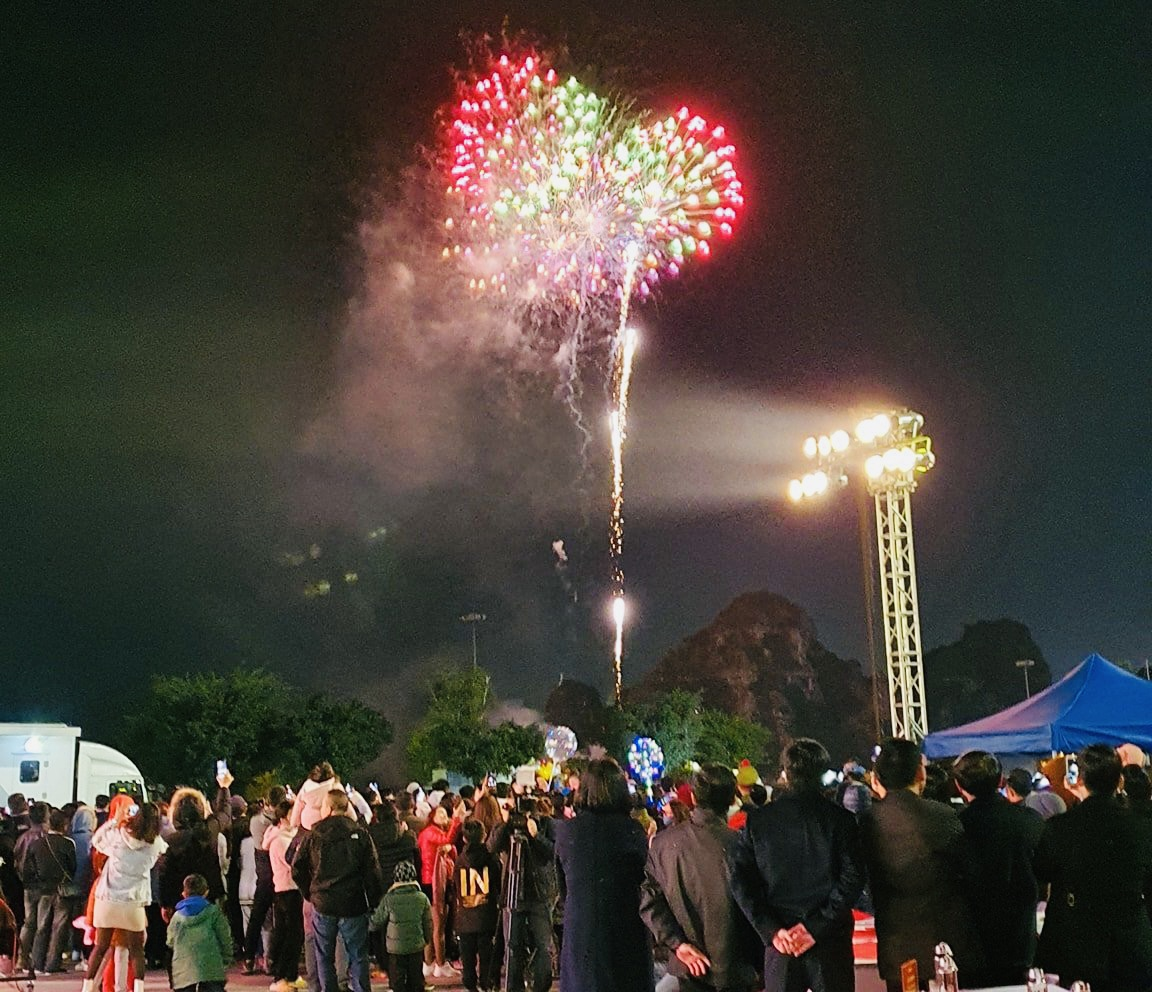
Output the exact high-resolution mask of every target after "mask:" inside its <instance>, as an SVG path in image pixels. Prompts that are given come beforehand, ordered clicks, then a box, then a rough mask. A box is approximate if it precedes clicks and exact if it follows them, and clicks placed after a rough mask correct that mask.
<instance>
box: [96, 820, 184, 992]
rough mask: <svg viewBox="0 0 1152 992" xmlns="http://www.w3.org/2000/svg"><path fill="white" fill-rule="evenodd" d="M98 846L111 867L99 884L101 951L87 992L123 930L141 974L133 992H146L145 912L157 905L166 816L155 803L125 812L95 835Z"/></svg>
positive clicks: (123, 938) (122, 940)
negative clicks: (156, 869) (155, 869)
mask: <svg viewBox="0 0 1152 992" xmlns="http://www.w3.org/2000/svg"><path fill="white" fill-rule="evenodd" d="M92 846H93V847H94V848H95V849H96V850H97V851H100V852H101V853H102V854H106V855H107V856H108V863H107V864H106V865H105V866H104V871H103V872H102V873H101V874H100V880H99V881H98V882H97V883H96V899H95V905H94V908H93V912H92V916H93V920H92V923H93V926H95V928H96V946H95V947H94V948H93V950H92V956H91V957H90V958H89V959H88V974H87V976H86V977H85V979H84V988H83V992H93V989H94V987H95V984H96V976H97V975H99V974H100V966H101V965H102V964H103V963H104V955H105V954H106V953H107V952H108V948H109V946H110V945H111V943H112V938H113V936H114V935H115V934H116V933H117V931H119V934H120V939H119V942H120V943H122V944H123V945H124V946H126V947H127V948H128V953H129V955H130V957H131V961H132V967H133V970H134V971H135V973H136V979H135V982H134V983H133V992H144V968H145V961H144V932H145V930H146V929H147V928H148V919H147V916H146V915H145V912H144V908H145V907H146V906H147V905H148V904H149V903H150V902H151V901H152V879H151V872H152V866H153V865H155V864H156V861H157V860H158V859H159V857H160V855H161V854H163V853H164V852H165V850H167V848H168V845H167V844H166V843H165V842H164V840H163V838H161V836H160V811H159V810H158V809H157V808H156V807H155V806H154V805H153V804H152V803H144V804H143V805H141V806H135V805H133V806H129V807H127V808H122V809H121V810H120V812H119V813H118V814H117V816H116V818H115V819H111V820H109V821H108V822H107V823H105V824H104V826H102V827H101V828H100V829H99V830H97V831H96V833H95V834H93V836H92ZM117 992H127V990H124V989H117Z"/></svg>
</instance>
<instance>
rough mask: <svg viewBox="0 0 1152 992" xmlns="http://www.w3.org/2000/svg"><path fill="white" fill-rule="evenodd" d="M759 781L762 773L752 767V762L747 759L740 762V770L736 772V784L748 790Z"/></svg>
mask: <svg viewBox="0 0 1152 992" xmlns="http://www.w3.org/2000/svg"><path fill="white" fill-rule="evenodd" d="M759 781H760V773H759V772H757V771H756V769H755V768H754V767H753V766H752V762H751V761H749V760H748V759H747V758H745V759H744V760H743V761H741V762H740V768H739V769H738V770H737V772H736V784H737V785H740V786H743V787H744V788H745V789H747V788H748V787H749V786H751V785H755V784H756V783H757V782H759Z"/></svg>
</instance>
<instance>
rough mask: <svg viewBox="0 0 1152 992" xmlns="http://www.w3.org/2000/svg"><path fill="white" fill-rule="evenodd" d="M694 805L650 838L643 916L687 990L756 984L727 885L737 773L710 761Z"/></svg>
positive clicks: (733, 838)
mask: <svg viewBox="0 0 1152 992" xmlns="http://www.w3.org/2000/svg"><path fill="white" fill-rule="evenodd" d="M694 792H695V795H696V808H695V809H694V810H692V813H691V815H690V816H689V818H688V819H687V820H686V821H684V822H683V823H677V824H676V825H675V826H671V827H669V828H668V829H667V830H662V831H661V832H660V833H658V834H657V835H656V836H655V837H653V838H652V844H651V847H650V848H649V849H648V865H647V868H646V869H645V873H644V876H645V877H644V885H643V886H642V888H641V890H640V915H641V916H643V917H644V922H645V923H647V924H648V929H649V930H651V931H652V936H653V937H654V938H655V939H656V943H657V944H660V945H663V946H664V947H666V948H668V950H669V951H671V952H672V957H671V958H670V959H669V961H668V974H669V975H672V976H674V977H675V978H677V979H679V981H680V988H681V989H682V990H685V992H687V990H689V989H729V990H732V992H739V990H743V989H751V988H753V986H754V985H755V982H756V973H755V969H754V968H753V967H752V966H751V964H750V963H749V961H748V958H747V955H746V954H745V951H746V950H747V946H748V945H747V943H746V942H745V941H743V940H742V937H741V935H742V932H743V931H744V929H745V928H746V927H747V925H748V924H747V923H746V922H745V920H744V918H743V914H741V912H740V909H739V908H738V907H737V905H736V903H735V902H734V901H733V899H732V895H731V893H730V891H729V889H728V864H727V862H728V852H729V850H730V849H731V848H732V846H733V845H734V844H735V842H736V833H735V832H734V831H732V830H730V829H729V828H728V825H727V823H726V822H725V817H726V816H727V815H728V808H729V807H730V806H731V805H732V802H733V800H734V799H735V797H736V777H735V776H734V775H733V774H732V772H731V771H730V770H729V769H727V768H725V767H724V766H723V765H705V766H704V767H703V768H701V769H700V771H699V773H698V774H697V775H696V780H695V783H694Z"/></svg>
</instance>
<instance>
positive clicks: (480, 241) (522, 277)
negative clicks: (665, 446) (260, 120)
mask: <svg viewBox="0 0 1152 992" xmlns="http://www.w3.org/2000/svg"><path fill="white" fill-rule="evenodd" d="M453 110H454V114H453V119H452V123H451V126H450V128H449V129H448V134H447V140H446V144H447V156H446V158H447V162H448V166H447V172H448V176H449V186H448V200H449V204H450V206H449V212H448V217H447V219H446V220H445V231H446V235H447V244H446V245H445V247H444V249H443V253H444V257H445V258H447V259H457V260H458V261H460V262H461V263H462V265H463V267H464V271H465V273H466V277H467V278H468V281H469V288H470V289H472V290H473V291H475V292H476V293H478V294H482V295H485V296H489V297H493V298H495V299H497V300H499V301H500V302H501V303H503V304H505V305H507V306H509V307H511V308H512V309H513V310H514V311H515V312H517V313H519V314H521V315H522V316H523V317H524V318H525V321H526V322H527V323H531V324H535V325H537V326H539V323H540V321H539V316H538V315H539V314H540V313H541V312H544V313H547V314H550V315H551V323H552V324H553V325H556V324H557V323H558V324H559V326H562V327H564V328H565V332H564V338H565V340H564V342H563V346H562V347H563V350H562V354H563V355H564V356H565V359H564V364H565V365H566V366H567V375H566V381H565V392H566V396H567V399H568V403H569V407H570V408H571V410H572V414H573V418H574V420H575V422H576V425H577V427H578V428H579V429H580V430H581V432H582V434H583V435H584V438H585V442H587V439H588V433H587V429H586V428H585V427H584V418H583V416H582V414H581V411H580V408H579V397H580V396H581V395H582V392H583V390H582V387H581V385H580V381H579V370H580V367H581V360H582V357H583V355H584V353H585V351H586V350H587V349H588V347H589V344H590V343H598V342H599V341H600V340H602V339H603V338H602V337H600V338H597V337H596V336H594V335H591V334H589V326H590V325H593V326H595V325H597V324H600V323H602V324H603V326H604V328H605V334H604V336H609V335H610V334H611V330H610V329H611V328H612V326H613V322H612V321H610V320H609V316H608V309H607V308H608V306H612V307H614V308H616V319H615V321H614V323H615V335H614V337H613V338H612V345H611V349H610V371H609V384H610V389H611V405H612V409H611V413H610V416H609V433H610V440H611V452H612V490H611V521H610V526H609V548H610V552H611V557H612V617H613V622H614V625H615V642H614V645H615V646H614V652H613V673H614V681H615V695H616V701H617V703H618V704H619V703H620V697H621V688H622V676H621V669H622V659H623V651H624V619H625V613H626V604H625V598H624V566H623V553H624V442H625V439H626V437H627V427H628V390H629V386H630V383H631V378H632V362H633V358H634V356H635V350H636V334H635V331H634V330H633V329H632V328H630V327H629V326H628V312H629V306H630V303H631V301H632V298H633V297H634V296H640V297H641V298H643V297H646V296H648V295H649V294H650V292H651V290H652V287H653V286H655V285H656V284H657V282H659V280H660V278H661V277H662V276H675V275H677V274H678V273H679V272H680V270H681V268H682V267H683V266H684V265H685V264H686V263H687V262H689V261H691V260H692V259H694V258H707V257H708V256H709V255H710V254H711V252H712V245H713V242H714V241H715V239H717V238H726V237H728V236H730V235H731V234H732V230H733V226H734V224H735V222H736V219H737V215H738V213H739V211H740V208H741V207H742V206H743V204H744V196H743V192H742V186H741V183H740V179H739V177H738V176H737V173H736V168H735V165H734V164H733V159H734V157H735V147H734V146H733V145H732V144H731V143H730V142H729V141H728V138H727V135H726V133H725V130H724V128H723V127H722V126H714V125H709V124H708V122H707V121H705V120H704V118H702V117H700V116H697V115H694V114H692V113H691V111H689V109H688V108H687V107H681V108H680V110H679V111H677V112H676V113H675V114H672V115H669V116H667V117H657V116H656V115H654V114H637V113H634V112H633V111H632V110H631V108H629V107H627V106H624V105H622V104H620V103H617V102H615V101H613V100H611V99H606V98H605V97H603V96H600V95H598V94H596V93H595V92H593V91H592V90H590V89H588V88H587V87H585V86H583V85H581V83H580V82H579V81H578V80H577V79H576V78H575V77H571V76H570V77H567V78H561V76H560V75H559V74H558V73H557V72H556V70H555V69H553V68H551V67H549V66H547V65H546V64H544V62H543V61H542V60H541V59H540V58H539V57H538V56H536V55H525V56H523V57H521V58H517V59H513V58H511V57H510V56H508V55H502V56H501V57H500V58H499V59H494V60H492V61H491V62H490V63H489V64H488V65H487V67H486V69H485V71H484V72H483V74H481V75H478V76H474V77H472V78H469V79H465V80H463V81H462V82H461V84H460V93H459V95H458V98H457V101H456V103H455V105H454V108H453Z"/></svg>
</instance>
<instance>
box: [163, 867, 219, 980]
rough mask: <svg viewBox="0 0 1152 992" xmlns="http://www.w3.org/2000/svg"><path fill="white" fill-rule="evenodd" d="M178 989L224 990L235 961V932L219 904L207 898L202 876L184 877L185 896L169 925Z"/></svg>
mask: <svg viewBox="0 0 1152 992" xmlns="http://www.w3.org/2000/svg"><path fill="white" fill-rule="evenodd" d="M168 946H169V947H170V948H172V988H173V989H174V990H175V992H223V990H224V981H225V969H226V968H227V967H228V965H230V964H231V963H232V932H231V930H230V928H229V926H228V919H227V917H225V915H224V913H223V912H221V910H220V907H219V906H217V905H216V904H215V903H213V902H209V901H208V880H207V879H206V878H205V877H204V876H203V875H189V876H188V877H187V878H185V879H184V898H183V899H181V900H180V902H178V903H177V904H176V912H175V913H173V914H172V922H171V923H169V924H168Z"/></svg>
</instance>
